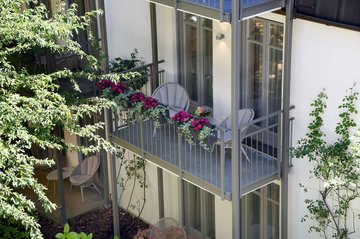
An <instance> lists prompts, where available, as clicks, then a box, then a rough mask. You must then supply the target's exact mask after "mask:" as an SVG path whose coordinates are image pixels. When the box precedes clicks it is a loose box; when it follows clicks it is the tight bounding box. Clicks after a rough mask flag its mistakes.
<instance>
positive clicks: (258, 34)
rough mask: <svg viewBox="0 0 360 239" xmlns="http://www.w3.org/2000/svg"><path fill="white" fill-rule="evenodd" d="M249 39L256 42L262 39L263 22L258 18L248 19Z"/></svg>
mask: <svg viewBox="0 0 360 239" xmlns="http://www.w3.org/2000/svg"><path fill="white" fill-rule="evenodd" d="M249 25H250V27H249V39H250V40H254V41H257V42H263V41H264V23H263V22H262V21H260V20H258V19H250V24H249Z"/></svg>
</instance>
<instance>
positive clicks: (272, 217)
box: [242, 183, 280, 239]
mask: <svg viewBox="0 0 360 239" xmlns="http://www.w3.org/2000/svg"><path fill="white" fill-rule="evenodd" d="M279 200H280V186H279V185H277V184H275V183H272V184H269V185H267V186H265V187H263V188H260V189H258V190H256V191H254V192H252V193H250V194H248V195H246V196H245V197H244V200H243V205H242V207H243V208H244V212H245V213H244V216H243V221H244V223H243V225H244V235H243V236H244V238H246V239H277V238H280V202H279Z"/></svg>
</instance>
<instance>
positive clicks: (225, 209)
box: [215, 196, 232, 239]
mask: <svg viewBox="0 0 360 239" xmlns="http://www.w3.org/2000/svg"><path fill="white" fill-rule="evenodd" d="M215 233H216V238H218V239H226V238H232V205H231V202H229V201H223V200H221V198H220V197H218V196H215Z"/></svg>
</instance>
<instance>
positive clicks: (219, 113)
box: [213, 21, 231, 118]
mask: <svg viewBox="0 0 360 239" xmlns="http://www.w3.org/2000/svg"><path fill="white" fill-rule="evenodd" d="M218 33H222V34H224V35H225V38H224V39H222V40H216V35H217V34H218ZM213 102H214V107H213V110H214V117H215V118H216V117H219V118H220V117H226V116H228V115H229V114H230V112H231V25H230V24H228V23H220V22H218V21H213Z"/></svg>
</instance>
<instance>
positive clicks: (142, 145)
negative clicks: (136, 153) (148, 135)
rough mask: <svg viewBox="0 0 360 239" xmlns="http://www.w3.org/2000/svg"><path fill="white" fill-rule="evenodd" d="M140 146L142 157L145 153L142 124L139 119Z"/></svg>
mask: <svg viewBox="0 0 360 239" xmlns="http://www.w3.org/2000/svg"><path fill="white" fill-rule="evenodd" d="M140 147H141V150H142V155H141V156H142V157H143V158H144V157H145V155H144V152H145V151H144V124H143V121H142V120H141V121H140Z"/></svg>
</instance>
